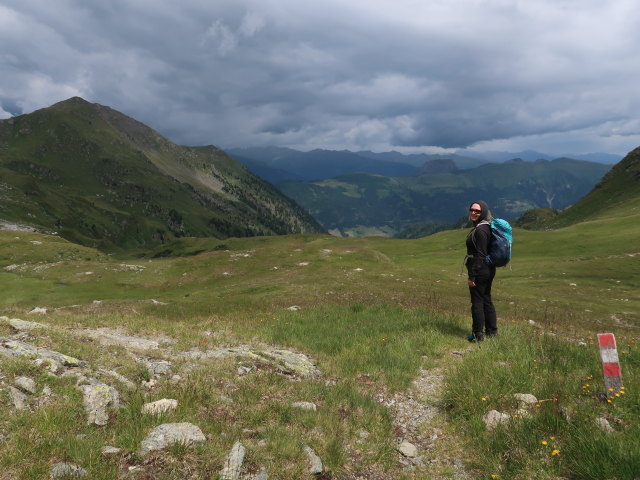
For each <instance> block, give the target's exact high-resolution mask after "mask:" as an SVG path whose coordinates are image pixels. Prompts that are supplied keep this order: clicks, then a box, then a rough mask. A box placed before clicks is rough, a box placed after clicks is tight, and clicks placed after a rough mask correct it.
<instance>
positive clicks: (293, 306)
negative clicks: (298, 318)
mask: <svg viewBox="0 0 640 480" xmlns="http://www.w3.org/2000/svg"><path fill="white" fill-rule="evenodd" d="M287 310H291V311H292V312H295V311H298V310H300V306H299V305H291V306H290V307H289V308H287Z"/></svg>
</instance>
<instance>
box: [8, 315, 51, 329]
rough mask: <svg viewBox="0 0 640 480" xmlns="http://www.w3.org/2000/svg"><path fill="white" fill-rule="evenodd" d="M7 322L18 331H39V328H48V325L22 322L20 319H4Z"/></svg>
mask: <svg viewBox="0 0 640 480" xmlns="http://www.w3.org/2000/svg"><path fill="white" fill-rule="evenodd" d="M4 318H5V319H6V320H5V321H6V322H7V323H8V324H9V325H11V327H13V328H14V329H15V330H18V331H25V330H26V331H29V330H37V329H39V328H47V327H46V325H43V324H41V323H37V322H27V321H26V320H20V319H19V318H7V317H4Z"/></svg>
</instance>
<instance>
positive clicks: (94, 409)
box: [79, 378, 120, 425]
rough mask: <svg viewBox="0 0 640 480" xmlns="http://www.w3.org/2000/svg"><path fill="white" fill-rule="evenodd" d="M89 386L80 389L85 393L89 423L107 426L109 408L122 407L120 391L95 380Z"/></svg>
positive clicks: (85, 407)
mask: <svg viewBox="0 0 640 480" xmlns="http://www.w3.org/2000/svg"><path fill="white" fill-rule="evenodd" d="M89 381H90V382H91V383H90V384H89V385H82V386H80V387H79V389H80V391H81V392H82V393H83V395H84V397H83V402H84V409H85V412H86V414H87V423H88V424H92V423H95V424H96V425H106V424H107V423H108V422H109V407H114V408H119V407H120V396H119V394H118V391H117V390H116V389H115V388H113V387H110V386H109V385H107V384H105V383H102V382H99V381H98V380H95V379H93V378H92V379H90V380H89Z"/></svg>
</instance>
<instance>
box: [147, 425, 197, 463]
mask: <svg viewBox="0 0 640 480" xmlns="http://www.w3.org/2000/svg"><path fill="white" fill-rule="evenodd" d="M205 440H206V438H205V436H204V434H203V433H202V430H200V428H199V427H197V426H196V425H193V424H192V423H188V422H183V423H164V424H162V425H158V426H157V427H156V428H154V429H153V430H151V433H149V435H147V436H146V437H145V438H144V440H142V443H141V444H140V451H139V453H140V455H141V456H145V455H147V454H148V453H149V452H152V451H154V450H162V449H163V448H166V447H168V446H169V445H173V444H175V443H183V444H187V445H189V444H191V443H194V442H204V441H205Z"/></svg>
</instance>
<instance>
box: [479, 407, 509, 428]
mask: <svg viewBox="0 0 640 480" xmlns="http://www.w3.org/2000/svg"><path fill="white" fill-rule="evenodd" d="M510 418H511V417H509V415H508V414H506V413H500V412H498V411H497V410H491V411H490V412H487V413H486V414H485V415H484V417H482V421H483V422H484V424H485V426H486V427H487V430H493V429H495V428H496V427H497V426H498V425H500V424H501V423H506V422H508V421H509V419H510Z"/></svg>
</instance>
